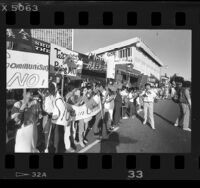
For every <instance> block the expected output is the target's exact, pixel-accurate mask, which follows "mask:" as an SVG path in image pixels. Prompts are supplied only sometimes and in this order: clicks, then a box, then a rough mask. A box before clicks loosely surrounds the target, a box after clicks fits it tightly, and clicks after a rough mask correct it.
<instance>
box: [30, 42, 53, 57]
mask: <svg viewBox="0 0 200 188" xmlns="http://www.w3.org/2000/svg"><path fill="white" fill-rule="evenodd" d="M32 44H33V48H34V50H35V52H37V53H43V54H50V48H51V45H50V43H47V42H44V41H41V40H38V39H33V40H32Z"/></svg>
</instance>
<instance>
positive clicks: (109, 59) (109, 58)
mask: <svg viewBox="0 0 200 188" xmlns="http://www.w3.org/2000/svg"><path fill="white" fill-rule="evenodd" d="M103 58H104V59H105V61H106V64H107V71H106V77H107V78H112V79H115V61H114V55H110V54H108V53H105V54H104V55H103Z"/></svg>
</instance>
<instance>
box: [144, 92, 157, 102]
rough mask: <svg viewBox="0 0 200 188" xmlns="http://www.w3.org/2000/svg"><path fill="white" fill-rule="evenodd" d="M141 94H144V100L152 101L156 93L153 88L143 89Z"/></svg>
mask: <svg viewBox="0 0 200 188" xmlns="http://www.w3.org/2000/svg"><path fill="white" fill-rule="evenodd" d="M141 95H146V96H144V99H143V100H144V102H154V99H155V98H156V94H155V92H154V91H153V90H149V91H146V90H145V91H143V92H142V93H141Z"/></svg>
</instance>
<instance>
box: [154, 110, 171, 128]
mask: <svg viewBox="0 0 200 188" xmlns="http://www.w3.org/2000/svg"><path fill="white" fill-rule="evenodd" d="M154 114H155V115H157V116H158V117H160V118H161V119H163V120H165V121H166V122H168V123H169V124H171V125H174V122H172V121H170V120H168V119H166V118H165V117H163V116H161V115H160V114H158V113H156V112H154Z"/></svg>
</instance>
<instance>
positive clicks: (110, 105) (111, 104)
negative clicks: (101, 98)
mask: <svg viewBox="0 0 200 188" xmlns="http://www.w3.org/2000/svg"><path fill="white" fill-rule="evenodd" d="M111 97H113V96H109V95H108V96H107V98H106V101H105V103H104V108H105V109H107V110H111V109H114V100H111V101H110V102H108V101H109V100H110V99H111Z"/></svg>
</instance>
